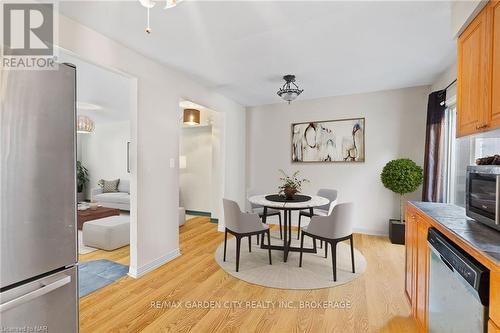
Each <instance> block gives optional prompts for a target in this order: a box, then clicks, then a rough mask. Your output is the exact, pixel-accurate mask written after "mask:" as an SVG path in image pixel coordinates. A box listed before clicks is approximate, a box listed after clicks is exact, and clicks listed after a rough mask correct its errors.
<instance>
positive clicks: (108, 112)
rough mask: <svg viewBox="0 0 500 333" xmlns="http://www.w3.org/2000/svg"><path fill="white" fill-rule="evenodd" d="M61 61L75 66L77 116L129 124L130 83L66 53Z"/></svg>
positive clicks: (122, 77) (123, 77)
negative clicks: (127, 122)
mask: <svg viewBox="0 0 500 333" xmlns="http://www.w3.org/2000/svg"><path fill="white" fill-rule="evenodd" d="M59 60H60V61H61V62H69V63H71V64H73V65H75V66H76V80H77V82H76V88H77V92H76V98H77V101H78V106H82V107H83V108H77V114H78V115H85V116H88V117H90V118H91V119H92V120H93V121H94V122H95V123H107V122H116V121H126V120H130V112H131V108H132V104H131V103H130V100H129V98H130V96H131V94H130V89H132V86H131V82H130V79H128V78H126V77H125V76H123V75H120V74H118V73H115V72H113V71H111V70H107V69H104V68H102V67H100V66H96V65H94V64H92V63H89V62H86V61H83V60H81V59H79V58H76V57H74V56H72V55H69V54H67V53H65V52H63V51H60V54H59Z"/></svg>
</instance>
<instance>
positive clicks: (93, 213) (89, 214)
mask: <svg viewBox="0 0 500 333" xmlns="http://www.w3.org/2000/svg"><path fill="white" fill-rule="evenodd" d="M115 215H120V210H119V209H116V208H108V207H97V209H95V210H92V209H90V208H88V209H86V210H79V211H78V230H82V228H83V224H84V223H85V222H88V221H92V220H98V219H102V218H104V217H109V216H115Z"/></svg>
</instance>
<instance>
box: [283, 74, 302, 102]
mask: <svg viewBox="0 0 500 333" xmlns="http://www.w3.org/2000/svg"><path fill="white" fill-rule="evenodd" d="M283 80H285V84H284V85H283V87H281V88H280V90H278V96H279V97H281V98H283V99H284V100H285V101H287V102H288V104H290V103H291V102H292V101H293V100H294V99H296V98H297V97H298V96H299V95H300V94H301V93H302V92H303V91H304V89H299V86H297V85H296V84H295V75H290V74H289V75H285V76H283Z"/></svg>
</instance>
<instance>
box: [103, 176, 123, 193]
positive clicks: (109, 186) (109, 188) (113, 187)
mask: <svg viewBox="0 0 500 333" xmlns="http://www.w3.org/2000/svg"><path fill="white" fill-rule="evenodd" d="M119 183H120V179H115V180H105V179H101V180H100V181H99V185H101V187H102V192H103V193H110V192H118V184H119Z"/></svg>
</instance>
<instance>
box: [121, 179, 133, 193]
mask: <svg viewBox="0 0 500 333" xmlns="http://www.w3.org/2000/svg"><path fill="white" fill-rule="evenodd" d="M118 192H124V193H128V194H130V181H129V180H128V179H120V182H119V183H118Z"/></svg>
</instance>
